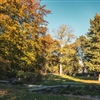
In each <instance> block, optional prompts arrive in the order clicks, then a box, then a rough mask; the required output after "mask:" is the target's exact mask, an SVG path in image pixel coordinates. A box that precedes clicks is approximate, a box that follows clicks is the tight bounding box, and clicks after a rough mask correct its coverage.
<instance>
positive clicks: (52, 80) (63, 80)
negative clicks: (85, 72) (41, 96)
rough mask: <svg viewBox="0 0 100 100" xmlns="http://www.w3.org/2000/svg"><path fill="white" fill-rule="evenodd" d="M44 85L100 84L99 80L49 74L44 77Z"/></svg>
mask: <svg viewBox="0 0 100 100" xmlns="http://www.w3.org/2000/svg"><path fill="white" fill-rule="evenodd" d="M43 80H44V81H43V83H42V85H61V84H62V85H63V84H64V85H66V84H80V83H83V84H100V82H99V81H98V80H97V78H93V77H87V76H84V77H83V76H82V77H72V76H68V75H54V74H47V75H44V79H43Z"/></svg>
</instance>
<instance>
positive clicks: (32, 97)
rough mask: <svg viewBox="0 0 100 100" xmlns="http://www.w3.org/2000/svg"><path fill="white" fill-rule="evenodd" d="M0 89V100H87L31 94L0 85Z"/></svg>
mask: <svg viewBox="0 0 100 100" xmlns="http://www.w3.org/2000/svg"><path fill="white" fill-rule="evenodd" d="M0 88H3V91H2V93H1V92H0V100H88V99H80V98H73V97H67V96H62V95H53V94H52V95H51V94H40V93H33V92H29V91H28V90H27V89H25V88H22V87H21V86H7V85H1V84H0Z"/></svg>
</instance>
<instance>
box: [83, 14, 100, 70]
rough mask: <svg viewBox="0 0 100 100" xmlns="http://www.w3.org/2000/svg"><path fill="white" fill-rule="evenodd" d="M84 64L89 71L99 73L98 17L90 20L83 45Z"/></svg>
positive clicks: (99, 33)
mask: <svg viewBox="0 0 100 100" xmlns="http://www.w3.org/2000/svg"><path fill="white" fill-rule="evenodd" d="M85 60H86V61H85V64H86V66H88V67H89V69H90V70H93V71H94V70H95V69H97V70H98V71H100V15H99V14H96V15H95V17H94V20H92V19H90V29H89V32H88V33H87V43H86V44H85Z"/></svg>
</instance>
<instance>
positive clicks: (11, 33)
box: [0, 0, 50, 71]
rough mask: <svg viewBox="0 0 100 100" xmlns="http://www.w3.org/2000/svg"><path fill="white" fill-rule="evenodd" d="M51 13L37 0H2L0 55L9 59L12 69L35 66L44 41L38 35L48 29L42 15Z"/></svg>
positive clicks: (0, 9)
mask: <svg viewBox="0 0 100 100" xmlns="http://www.w3.org/2000/svg"><path fill="white" fill-rule="evenodd" d="M48 13H50V10H45V5H44V6H41V5H40V2H39V1H36V0H2V1H0V52H1V53H0V56H1V57H2V58H4V59H6V60H8V61H9V63H10V66H11V70H12V71H16V70H19V69H25V66H30V65H31V66H32V65H34V66H35V64H36V62H37V59H36V58H37V54H39V52H40V51H39V50H40V47H41V46H40V47H39V45H41V44H42V43H41V40H40V39H39V37H40V36H42V35H45V34H46V31H47V27H46V26H47V21H46V20H44V19H43V16H46V15H47V14H48ZM40 56H41V55H38V58H39V57H40ZM23 66H24V68H23ZM26 69H27V70H28V68H26Z"/></svg>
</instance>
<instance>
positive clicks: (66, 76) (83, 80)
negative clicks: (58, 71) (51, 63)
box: [58, 75, 100, 84]
mask: <svg viewBox="0 0 100 100" xmlns="http://www.w3.org/2000/svg"><path fill="white" fill-rule="evenodd" d="M58 76H59V75H58ZM60 77H62V78H67V79H69V80H73V81H75V82H82V83H96V84H100V81H98V80H85V79H80V78H75V77H72V76H68V75H61V76H60Z"/></svg>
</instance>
